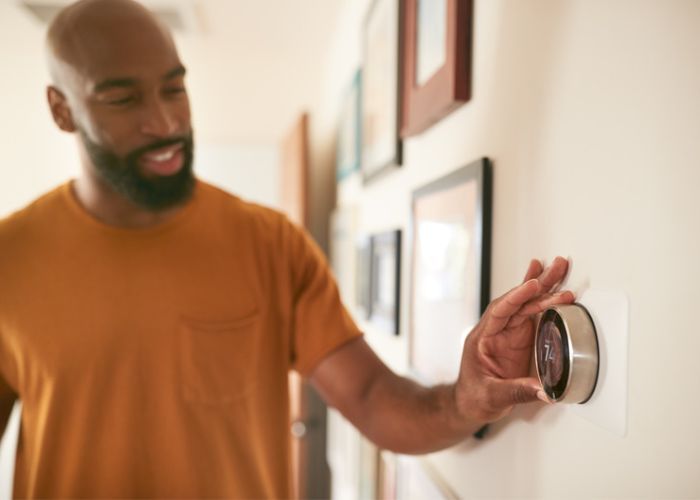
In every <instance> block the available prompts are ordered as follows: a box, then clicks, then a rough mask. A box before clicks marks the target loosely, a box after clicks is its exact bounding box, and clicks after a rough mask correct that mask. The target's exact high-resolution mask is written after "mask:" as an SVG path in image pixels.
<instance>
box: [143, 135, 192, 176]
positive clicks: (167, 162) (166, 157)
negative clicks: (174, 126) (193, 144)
mask: <svg viewBox="0 0 700 500" xmlns="http://www.w3.org/2000/svg"><path fill="white" fill-rule="evenodd" d="M139 164H140V165H141V166H142V167H143V168H144V169H145V170H146V171H147V172H149V173H151V174H153V175H157V176H167V175H173V174H176V173H177V172H179V171H180V169H181V168H182V166H183V164H184V155H183V145H182V144H179V143H178V144H173V145H170V146H165V147H163V148H158V149H154V150H152V151H148V152H147V153H143V154H142V155H141V156H140V158H139Z"/></svg>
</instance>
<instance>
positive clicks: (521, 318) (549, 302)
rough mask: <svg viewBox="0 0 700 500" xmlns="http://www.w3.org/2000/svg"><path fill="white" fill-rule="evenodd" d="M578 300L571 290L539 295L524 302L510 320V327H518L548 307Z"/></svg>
mask: <svg viewBox="0 0 700 500" xmlns="http://www.w3.org/2000/svg"><path fill="white" fill-rule="evenodd" d="M575 300H576V296H575V295H574V293H573V292H571V291H570V290H565V291H563V292H557V293H551V294H545V295H541V296H538V297H536V298H534V299H532V300H530V301H529V302H528V303H527V304H524V305H523V307H521V308H520V311H519V312H518V314H517V315H515V316H513V317H511V319H510V321H508V326H507V327H508V328H517V327H518V326H520V325H522V324H523V323H524V322H525V321H527V320H528V319H529V318H530V317H532V316H533V315H535V314H540V313H542V312H544V311H545V310H547V308H549V307H552V306H556V305H560V304H571V303H573V302H574V301H575Z"/></svg>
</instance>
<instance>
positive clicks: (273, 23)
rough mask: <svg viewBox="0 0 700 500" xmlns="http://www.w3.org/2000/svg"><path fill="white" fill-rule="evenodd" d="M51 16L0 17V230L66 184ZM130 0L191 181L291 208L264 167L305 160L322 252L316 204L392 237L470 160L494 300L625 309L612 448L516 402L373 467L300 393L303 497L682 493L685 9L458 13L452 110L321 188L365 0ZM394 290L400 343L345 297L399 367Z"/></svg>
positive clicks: (696, 413) (691, 303)
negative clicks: (556, 273)
mask: <svg viewBox="0 0 700 500" xmlns="http://www.w3.org/2000/svg"><path fill="white" fill-rule="evenodd" d="M66 3H68V2H63V1H59V0H41V1H39V0H37V1H24V0H0V62H1V64H2V78H0V109H1V110H2V112H3V119H2V120H0V144H2V152H3V155H2V160H3V161H1V162H0V217H2V216H5V215H8V214H10V213H11V212H13V211H14V210H17V209H19V208H21V207H22V206H24V205H25V204H27V203H29V202H30V201H31V200H33V199H34V198H36V197H37V196H38V195H40V194H42V193H43V192H45V191H47V190H49V189H50V188H52V187H54V186H56V185H57V184H59V183H62V182H64V181H65V180H66V179H68V178H70V177H73V176H75V175H76V174H77V173H78V159H77V151H76V147H75V144H74V141H75V138H74V137H72V136H70V135H67V134H64V133H61V132H60V131H58V130H57V129H56V127H55V126H54V124H53V122H52V121H51V118H50V115H49V111H48V107H47V105H46V102H45V87H46V84H47V82H48V76H47V71H46V68H45V66H44V57H43V43H44V31H45V28H46V21H47V19H50V17H51V16H52V15H53V13H55V12H56V10H57V9H58V8H60V7H61V6H62V5H65V4H66ZM144 3H145V4H146V5H148V6H150V7H152V8H153V9H154V10H156V11H157V12H158V13H159V14H160V15H161V16H162V17H163V19H165V20H166V21H167V22H168V23H170V24H171V26H173V27H174V29H175V36H176V41H177V43H178V47H179V50H180V52H181V57H182V59H183V61H184V63H185V65H186V66H187V69H188V76H187V84H188V90H189V94H190V98H191V104H192V110H193V121H194V127H195V142H196V155H195V156H196V160H195V165H196V169H197V171H198V173H199V174H200V176H201V177H203V178H204V179H207V180H210V181H212V182H214V183H216V184H218V185H220V186H222V187H224V188H226V189H228V190H230V191H232V192H234V193H236V194H239V195H241V196H243V197H244V198H247V199H250V200H253V201H258V202H262V203H265V204H267V205H271V206H273V207H278V208H283V209H286V208H287V207H288V206H289V203H288V200H287V198H286V197H287V196H288V194H289V193H287V192H286V190H288V186H289V182H291V181H289V178H288V177H287V175H288V172H286V171H285V168H286V167H283V165H285V166H288V165H293V164H294V161H293V160H291V161H288V155H290V154H292V155H294V154H296V155H297V156H300V157H301V158H302V159H303V163H304V168H305V171H304V181H303V186H301V187H300V188H299V186H297V188H299V189H301V192H302V194H303V197H304V206H303V207H301V208H299V207H298V206H296V208H295V210H297V211H296V212H295V214H292V215H293V216H294V217H295V218H296V219H297V220H298V221H299V222H300V223H302V224H305V225H306V226H307V227H308V228H309V230H310V232H311V234H312V235H313V236H314V238H315V239H316V240H317V241H318V242H319V244H320V245H321V247H322V248H323V249H324V250H326V251H328V252H330V250H331V248H330V246H331V245H330V241H331V239H332V234H331V229H330V228H331V224H330V220H331V219H330V218H331V214H332V213H333V212H334V211H335V213H336V214H337V213H338V211H339V210H342V209H351V210H352V211H353V213H354V215H353V220H354V222H353V223H352V224H353V227H354V228H355V229H354V230H355V231H356V232H359V233H366V234H369V233H376V232H381V231H386V230H391V229H395V228H403V229H406V228H408V227H409V226H410V217H411V211H410V207H411V194H412V192H413V191H414V190H415V189H417V188H419V187H421V186H423V185H425V184H426V183H428V182H430V181H431V180H434V179H436V178H438V177H441V176H442V175H444V174H447V173H449V172H450V171H453V170H454V169H456V168H458V167H460V166H463V165H466V164H468V163H470V162H471V161H473V160H475V159H477V158H480V157H488V158H491V159H492V161H493V162H494V202H493V203H494V214H493V249H492V258H491V262H492V264H491V265H492V273H491V293H492V296H498V295H500V294H501V293H503V292H504V291H506V290H508V289H509V288H511V287H512V286H513V285H514V284H515V283H517V282H518V281H519V280H520V279H521V275H522V273H523V272H524V270H525V268H526V267H527V263H528V262H529V259H530V258H532V257H539V258H543V259H545V260H547V259H551V258H552V257H553V256H554V255H557V254H564V255H567V254H568V255H570V256H571V257H572V259H573V262H574V268H573V272H572V274H571V277H570V282H569V283H570V285H571V286H572V287H574V288H575V289H577V290H583V289H585V288H586V287H594V288H598V289H606V290H614V291H618V292H621V293H624V294H626V295H627V297H628V298H629V300H630V335H629V345H628V346H626V347H627V348H628V353H629V358H628V359H629V364H628V366H626V367H625V368H626V370H625V373H624V393H625V395H626V396H625V397H624V398H622V399H621V400H620V401H618V402H617V404H618V405H619V406H621V407H622V406H624V409H625V412H626V413H625V414H626V420H625V432H624V433H622V434H619V433H618V434H616V433H613V432H610V431H609V430H608V429H605V428H603V427H600V426H598V425H596V424H595V423H592V422H590V421H589V420H586V419H584V418H581V417H580V416H579V415H577V414H576V413H575V412H572V411H569V409H566V408H561V407H558V406H556V407H548V408H545V409H542V408H540V406H538V405H526V406H525V407H523V408H519V409H518V410H516V411H515V412H514V414H513V415H512V416H511V417H509V418H508V419H506V420H505V421H504V422H502V423H499V424H498V425H497V426H495V428H493V429H492V431H491V433H490V434H488V435H487V436H486V438H485V439H484V440H482V441H476V440H470V441H467V442H465V443H464V444H462V445H459V446H457V447H455V448H453V449H450V450H446V451H444V452H440V453H436V454H432V455H430V456H428V457H425V458H423V459H420V460H419V463H418V465H416V464H417V462H415V461H411V460H410V459H408V458H406V457H395V456H391V455H390V454H387V453H382V452H381V451H380V450H376V448H374V447H373V446H372V445H371V444H369V443H368V442H366V441H364V440H363V439H362V438H361V437H360V436H359V435H358V434H357V433H356V432H355V431H354V430H353V429H352V428H351V427H350V426H349V425H348V424H347V422H345V421H344V420H343V418H342V417H341V416H340V415H338V414H337V413H335V412H333V411H330V413H327V412H326V409H325V408H324V407H323V405H322V404H321V403H320V402H319V401H318V400H317V399H316V398H315V396H314V395H313V393H311V392H309V391H308V388H305V387H304V386H303V385H301V386H298V387H297V388H296V389H295V390H294V391H293V392H295V394H296V395H297V396H296V397H297V398H298V400H299V401H300V402H301V403H300V404H301V405H302V407H301V408H297V411H298V414H297V415H295V416H292V422H290V424H292V426H291V428H292V430H293V434H294V436H295V437H294V438H293V439H295V440H297V441H298V442H302V443H303V442H307V441H308V442H309V444H308V445H303V446H306V447H307V449H306V451H303V452H298V454H299V456H302V457H303V458H302V459H300V460H299V462H298V463H301V464H302V465H301V466H300V468H298V469H297V470H298V471H299V472H298V478H299V479H298V483H297V487H298V488H300V490H299V491H301V492H302V496H305V497H327V496H333V497H334V498H372V497H385V496H391V495H392V492H393V491H394V486H395V485H392V484H390V481H388V479H387V478H388V477H391V478H394V480H396V481H397V482H398V483H401V482H402V481H403V482H408V481H409V478H411V480H414V481H418V482H419V483H421V481H422V483H421V484H419V485H417V486H415V487H416V488H417V490H416V491H423V492H430V491H433V490H430V488H431V487H432V486H431V485H433V486H435V488H436V489H435V490H434V493H430V495H429V496H431V497H433V498H434V497H440V496H441V497H445V498H449V497H450V496H458V497H464V498H469V497H478V498H485V497H492V498H506V497H538V498H574V497H576V498H590V497H615V498H642V497H645V498H661V497H664V498H670V497H673V498H680V497H683V498H691V497H693V498H697V497H698V496H700V480H699V479H698V477H697V464H698V463H700V434H699V433H698V432H697V422H698V420H699V417H700V403H698V402H697V400H695V398H694V396H693V394H698V393H699V392H700V377H698V375H697V370H696V366H697V363H698V353H699V352H700V335H697V332H696V330H697V318H696V317H695V315H694V312H693V311H694V310H696V308H697V299H698V291H697V283H698V282H700V265H698V256H699V255H700V235H699V232H698V228H699V227H700V222H699V221H698V215H697V214H698V208H697V201H696V200H697V190H698V187H699V186H700V168H699V160H698V159H699V158H700V64H698V54H700V29H698V27H700V2H699V1H697V0H612V1H610V0H475V1H474V18H473V34H472V72H473V73H472V77H471V84H472V93H471V100H470V101H469V102H467V103H466V104H465V105H464V106H462V107H460V108H459V109H457V110H456V111H454V112H453V113H451V114H450V115H448V116H447V117H446V118H444V119H442V120H441V121H439V122H438V123H436V124H435V125H434V126H432V127H431V128H429V129H428V130H427V131H425V132H423V133H421V134H419V135H417V136H415V137H412V138H410V139H408V140H406V141H404V144H403V148H404V150H403V151H404V158H403V165H402V167H401V168H399V169H397V170H396V171H395V172H392V173H391V174H390V175H386V176H382V177H381V178H379V179H377V180H376V181H373V182H372V183H369V184H363V182H362V179H361V175H360V174H359V173H358V172H355V173H352V174H351V175H349V176H347V177H345V178H344V179H343V180H342V181H340V182H336V145H337V137H338V127H339V120H340V116H341V111H342V108H343V103H344V99H345V96H346V95H347V92H348V88H350V86H351V84H352V81H353V78H354V76H355V74H356V71H357V70H358V68H360V67H361V66H362V64H363V55H362V30H363V26H364V22H365V16H366V15H367V13H368V10H369V8H370V6H371V4H372V0H163V1H150V2H146V1H144ZM300 131H301V132H300ZM299 134H301V135H299ZM299 137H301V139H299ZM299 144H301V146H300V147H301V148H302V149H301V152H300V151H299V150H298V148H297V146H299ZM295 148H297V149H295ZM290 168H291V167H290ZM693 228H695V229H693ZM1 251H2V249H0V252H1ZM409 267H410V263H409V262H408V259H405V261H404V262H403V263H402V268H401V273H402V275H404V276H408V274H409V272H410V268H409ZM341 272H342V270H341ZM349 274H350V275H352V274H353V273H352V272H351V273H349ZM0 286H2V283H0ZM409 286H410V285H409V283H408V280H407V279H406V280H402V283H401V299H400V304H401V316H400V332H399V333H400V334H399V335H398V336H393V335H386V334H385V333H384V332H382V331H379V330H378V329H377V328H376V327H375V326H374V325H372V324H369V323H368V322H366V321H365V320H364V318H363V317H362V315H360V314H358V313H357V312H356V310H355V306H354V304H348V307H349V308H350V309H351V310H352V311H353V313H354V314H356V319H357V321H358V323H359V324H360V326H361V327H362V328H363V330H365V331H366V333H367V339H368V341H369V342H370V344H371V345H372V346H373V347H374V348H375V349H376V350H377V352H378V353H379V354H380V355H381V357H382V358H383V359H384V360H385V361H386V362H387V363H388V364H389V365H390V366H391V367H392V368H393V369H395V370H396V371H398V372H401V373H407V372H408V371H409V366H408V340H407V339H408V335H409V314H410V313H409V296H410V293H409V291H410V288H409ZM343 294H344V297H345V298H348V297H350V296H352V295H353V293H352V290H350V291H348V290H346V289H344V290H343ZM18 412H19V410H18ZM18 412H16V413H15V415H14V417H13V420H12V422H11V424H10V425H9V427H8V430H7V432H6V434H5V437H4V438H3V441H2V445H1V446H0V498H10V496H11V493H10V492H11V477H12V463H13V456H14V449H15V447H16V442H17V432H18V428H19V424H18V416H19V413H18ZM303 446H302V447H303ZM421 474H424V475H425V478H423V479H421V476H420V475H421ZM421 488H422V489H421ZM399 489H400V488H399ZM404 491H409V490H404ZM426 494H427V493H426ZM399 496H402V495H401V494H399Z"/></svg>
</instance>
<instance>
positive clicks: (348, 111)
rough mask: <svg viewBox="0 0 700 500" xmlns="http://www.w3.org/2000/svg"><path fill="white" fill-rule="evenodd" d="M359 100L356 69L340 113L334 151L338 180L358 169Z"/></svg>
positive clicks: (359, 80)
mask: <svg viewBox="0 0 700 500" xmlns="http://www.w3.org/2000/svg"><path fill="white" fill-rule="evenodd" d="M361 102H362V72H361V70H357V72H356V73H355V77H354V78H353V80H352V84H351V85H350V89H349V90H348V93H347V95H346V96H345V101H344V102H343V107H342V110H341V115H340V125H339V127H338V150H337V153H336V179H337V180H338V181H341V180H343V179H344V178H345V177H347V176H348V175H350V174H352V173H353V172H355V171H357V170H359V169H360V156H361V154H362V135H361V123H362V121H361V120H360V113H361V112H362V109H361Z"/></svg>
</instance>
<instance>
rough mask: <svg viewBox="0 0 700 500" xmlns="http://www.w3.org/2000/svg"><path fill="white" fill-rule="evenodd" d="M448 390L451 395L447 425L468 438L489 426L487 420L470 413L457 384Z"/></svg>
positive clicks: (451, 385) (450, 386)
mask: <svg viewBox="0 0 700 500" xmlns="http://www.w3.org/2000/svg"><path fill="white" fill-rule="evenodd" d="M447 388H448V391H447V393H448V395H449V410H448V412H447V414H448V424H447V425H448V426H449V427H450V429H452V430H453V431H454V432H455V433H458V434H460V435H462V436H463V437H465V438H466V437H468V436H470V435H472V434H474V433H475V432H477V431H478V430H479V429H481V428H482V427H483V426H484V425H486V424H488V421H487V420H485V419H479V418H477V417H476V416H475V415H474V412H473V411H469V410H470V408H466V407H465V404H464V398H463V397H460V394H459V387H458V384H457V383H454V384H450V385H449V386H447ZM466 406H468V405H466ZM472 410H473V409H472Z"/></svg>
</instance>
